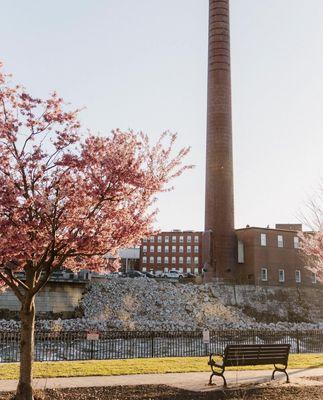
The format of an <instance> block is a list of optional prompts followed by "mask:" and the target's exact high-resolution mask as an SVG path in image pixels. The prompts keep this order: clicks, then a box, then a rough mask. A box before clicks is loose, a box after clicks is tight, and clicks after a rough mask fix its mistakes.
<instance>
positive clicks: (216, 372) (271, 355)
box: [208, 344, 290, 387]
mask: <svg viewBox="0 0 323 400" xmlns="http://www.w3.org/2000/svg"><path fill="white" fill-rule="evenodd" d="M289 350H290V345H289V344H259V345H258V344H256V345H254V344H245V345H241V344H235V345H228V346H227V347H226V348H225V350H224V353H223V354H222V355H220V356H221V357H222V361H220V362H216V361H215V360H214V359H213V354H212V353H211V354H210V359H209V362H208V365H210V367H211V370H212V374H211V376H210V381H209V385H212V378H213V376H221V377H222V379H223V382H224V385H223V386H224V387H227V381H226V379H225V377H224V375H223V374H224V371H225V368H226V367H243V366H246V365H267V364H274V371H273V373H272V376H271V379H275V372H277V371H278V372H283V373H284V374H285V375H286V378H287V383H288V382H289V376H288V374H287V372H286V368H287V364H288V356H289ZM217 355H219V354H217ZM277 365H279V367H277Z"/></svg>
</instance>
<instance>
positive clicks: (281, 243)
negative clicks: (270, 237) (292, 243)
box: [277, 235, 284, 247]
mask: <svg viewBox="0 0 323 400" xmlns="http://www.w3.org/2000/svg"><path fill="white" fill-rule="evenodd" d="M277 245H278V247H284V238H283V235H278V236H277Z"/></svg>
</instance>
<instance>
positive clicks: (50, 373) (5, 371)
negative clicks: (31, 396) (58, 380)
mask: <svg viewBox="0 0 323 400" xmlns="http://www.w3.org/2000/svg"><path fill="white" fill-rule="evenodd" d="M318 367H323V354H291V355H290V357H289V364H288V368H289V369H292V368H318ZM271 368H272V366H271V365H270V366H266V365H263V366H256V367H242V368H238V369H242V370H247V369H248V370H252V369H253V370H256V369H258V370H260V369H271ZM228 369H234V368H228ZM236 369H237V368H236ZM18 370H19V364H17V363H12V364H1V365H0V379H1V380H2V379H17V378H18ZM209 371H210V367H209V366H208V365H207V357H196V358H194V357H187V358H141V359H132V360H104V361H62V362H61V361H59V362H42V363H40V362H36V363H35V364H34V377H35V378H54V377H72V376H103V375H105V376H108V375H133V374H157V373H172V372H209Z"/></svg>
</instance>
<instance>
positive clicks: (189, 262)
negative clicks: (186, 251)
mask: <svg viewBox="0 0 323 400" xmlns="http://www.w3.org/2000/svg"><path fill="white" fill-rule="evenodd" d="M186 264H192V259H191V256H188V257H186Z"/></svg>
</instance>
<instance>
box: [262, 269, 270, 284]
mask: <svg viewBox="0 0 323 400" xmlns="http://www.w3.org/2000/svg"><path fill="white" fill-rule="evenodd" d="M261 280H262V281H263V282H267V281H268V268H261Z"/></svg>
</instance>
